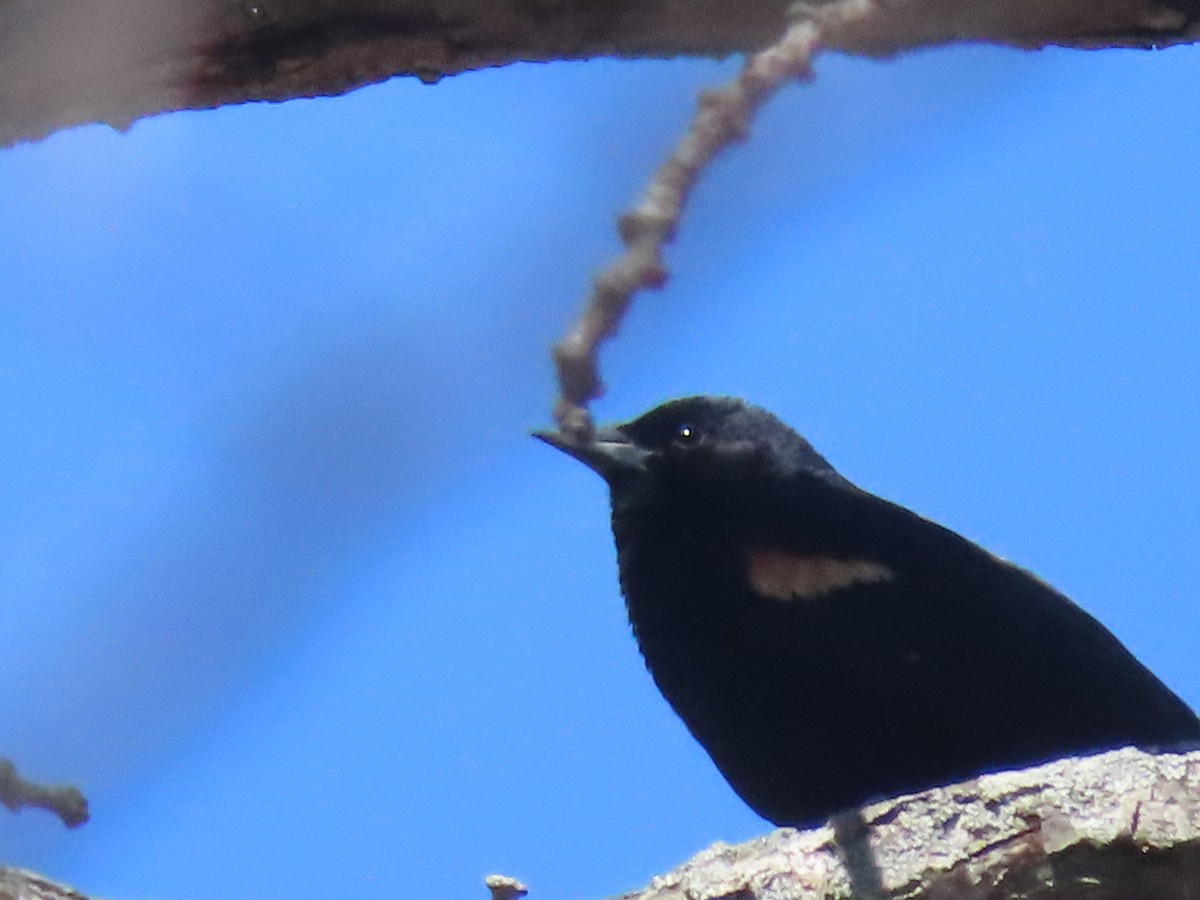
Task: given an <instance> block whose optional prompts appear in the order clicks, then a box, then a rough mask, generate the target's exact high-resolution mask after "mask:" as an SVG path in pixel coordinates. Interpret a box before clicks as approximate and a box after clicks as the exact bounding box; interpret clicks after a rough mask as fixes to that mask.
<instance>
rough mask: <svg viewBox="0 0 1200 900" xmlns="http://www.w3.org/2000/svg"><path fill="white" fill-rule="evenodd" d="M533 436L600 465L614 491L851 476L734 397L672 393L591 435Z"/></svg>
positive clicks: (766, 414)
mask: <svg viewBox="0 0 1200 900" xmlns="http://www.w3.org/2000/svg"><path fill="white" fill-rule="evenodd" d="M534 434H535V436H536V437H538V438H540V439H541V440H543V441H545V442H546V443H548V444H550V445H551V446H553V447H557V448H558V449H559V450H562V451H563V452H564V453H567V454H568V455H570V456H573V457H574V458H575V459H578V460H579V461H580V462H582V463H584V464H585V465H586V466H588V467H589V468H591V469H592V470H594V471H595V472H597V473H598V474H599V475H600V476H601V477H603V478H604V480H605V481H607V482H608V484H609V486H610V487H611V488H612V489H613V492H614V495H615V494H617V493H620V492H623V491H626V490H630V489H635V490H636V489H637V487H638V486H639V485H641V486H644V485H649V484H653V485H657V486H666V485H669V484H677V483H682V484H685V485H687V486H688V487H689V488H691V489H694V490H703V486H704V485H718V484H721V483H730V484H740V485H746V484H749V483H758V484H769V483H770V482H771V481H773V480H776V479H786V478H794V477H796V476H797V475H800V476H801V477H803V475H804V474H807V475H809V476H811V477H813V478H816V479H819V480H821V481H825V482H828V483H831V484H837V485H845V484H847V482H846V481H845V480H844V479H843V478H842V477H841V476H840V475H839V474H838V473H837V472H836V471H835V470H834V469H833V467H832V466H830V465H829V463H828V462H826V460H825V459H824V457H822V456H821V455H820V454H819V453H817V452H816V451H815V450H814V449H813V448H812V446H811V445H810V444H809V443H808V441H806V440H805V439H804V438H802V437H801V436H800V435H798V434H797V433H796V432H795V431H793V430H792V429H791V428H789V427H788V426H787V425H785V424H784V423H783V422H781V421H779V419H777V418H775V416H773V415H771V413H769V412H767V411H766V410H765V409H762V408H761V407H758V406H753V405H751V404H749V403H747V402H745V401H744V400H741V399H738V398H736V397H710V396H702V397H686V398H683V399H679V400H670V401H668V402H666V403H664V404H662V405H661V406H657V407H655V408H654V409H652V410H650V411H649V412H647V413H644V414H643V415H641V416H639V417H638V418H636V419H634V420H632V421H630V422H626V423H624V424H621V425H616V426H612V427H605V428H598V429H596V430H595V431H594V432H593V433H592V435H591V437H590V438H589V439H586V440H576V439H573V438H571V437H568V436H566V435H564V434H561V433H559V432H535V433H534Z"/></svg>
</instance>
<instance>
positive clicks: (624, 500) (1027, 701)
mask: <svg viewBox="0 0 1200 900" xmlns="http://www.w3.org/2000/svg"><path fill="white" fill-rule="evenodd" d="M537 436H538V437H540V438H541V439H542V440H544V441H546V442H547V443H549V444H551V445H552V446H554V447H557V448H558V449H560V450H562V451H564V452H565V453H568V454H569V455H571V456H573V457H575V458H576V459H578V460H580V461H581V462H583V463H584V464H586V465H587V466H589V467H590V468H592V469H594V470H595V471H596V472H598V473H599V474H600V475H601V476H603V477H604V479H605V480H606V481H607V482H608V484H609V487H610V489H611V494H612V525H613V533H614V536H615V538H616V545H617V554H618V562H619V567H620V576H621V588H622V590H623V592H624V594H625V600H626V605H627V607H628V611H629V620H630V622H631V623H632V625H633V631H634V634H635V635H636V637H637V641H638V644H639V646H640V647H641V651H642V655H643V656H644V657H645V660H646V666H647V668H648V669H649V670H650V673H651V675H653V677H654V680H655V682H656V683H657V684H658V687H659V689H660V690H661V691H662V693H663V696H665V697H666V699H667V701H668V702H669V703H670V704H671V706H672V707H673V708H674V709H675V711H676V712H677V713H678V714H679V716H680V717H681V718H682V719H683V721H684V723H685V724H686V725H687V727H688V729H689V730H690V731H691V733H692V734H693V735H694V736H695V738H696V739H697V740H698V741H699V742H700V743H701V744H702V745H703V746H704V749H705V750H707V751H708V753H709V755H710V756H711V757H712V759H713V761H714V762H715V763H716V764H717V767H718V768H719V769H720V770H721V773H722V774H723V775H724V776H725V778H726V780H728V782H729V784H730V785H731V786H732V787H733V789H734V790H735V791H736V792H737V793H738V794H739V795H740V796H741V798H742V799H743V800H745V801H746V803H747V804H749V805H750V807H751V808H753V809H754V810H755V811H756V812H757V813H758V814H759V815H761V816H763V817H764V818H766V819H769V820H770V821H772V822H774V823H775V824H777V825H796V826H806V825H811V824H814V823H817V822H819V821H822V820H824V819H826V818H828V817H829V816H831V815H832V814H833V813H836V812H839V811H842V810H847V809H852V808H855V807H858V806H861V805H862V804H864V803H866V802H868V801H872V800H877V799H883V798H887V797H892V796H896V795H899V794H903V793H910V792H915V791H920V790H924V789H926V788H930V787H934V786H937V785H944V784H951V783H954V782H957V781H962V780H965V779H967V778H970V777H973V776H976V775H979V774H982V773H985V772H993V771H1000V770H1003V769H1011V768H1018V767H1022V766H1027V765H1033V764H1036V763H1040V762H1045V761H1048V760H1051V759H1058V758H1061V757H1064V756H1070V755H1080V754H1087V753H1093V752H1097V751H1102V750H1106V749H1111V748H1117V747H1123V746H1127V745H1134V746H1137V747H1141V748H1143V749H1146V750H1151V751H1156V750H1178V749H1185V748H1190V747H1195V746H1200V720H1198V719H1197V717H1196V715H1195V714H1194V713H1193V712H1192V711H1191V710H1190V709H1189V708H1188V707H1187V706H1186V705H1185V704H1184V703H1183V701H1182V700H1180V699H1179V698H1178V697H1177V696H1175V694H1173V693H1172V692H1171V691H1170V689H1168V688H1167V687H1166V686H1165V685H1164V684H1163V683H1162V682H1161V681H1159V680H1158V679H1157V678H1156V677H1155V676H1154V675H1153V674H1152V673H1151V672H1150V671H1149V670H1148V669H1147V668H1146V667H1145V666H1143V665H1142V664H1141V663H1140V662H1138V661H1137V660H1136V659H1135V658H1134V657H1133V655H1132V654H1131V653H1130V652H1129V651H1128V650H1127V649H1126V648H1125V647H1124V646H1123V645H1122V644H1121V643H1120V641H1118V640H1117V639H1116V638H1115V637H1114V636H1113V635H1112V634H1111V633H1110V632H1109V631H1108V630H1107V629H1106V628H1105V627H1104V626H1103V625H1101V624H1100V623H1099V622H1097V621H1096V620H1095V619H1094V618H1092V617H1091V616H1090V615H1088V614H1087V613H1086V612H1084V611H1083V610H1082V609H1080V608H1079V607H1078V606H1076V605H1075V604H1074V603H1072V602H1071V601H1070V600H1069V599H1067V598H1066V597H1065V596H1063V595H1062V594H1060V593H1058V591H1056V590H1054V588H1052V587H1050V586H1049V585H1047V584H1046V583H1045V582H1043V581H1041V580H1039V579H1038V578H1036V577H1035V576H1033V575H1031V574H1030V573H1029V572H1026V571H1025V570H1024V569H1020V568H1018V567H1017V566H1014V565H1012V564H1010V563H1008V562H1005V561H1004V560H1002V559H999V558H998V557H996V556H993V555H992V554H990V553H988V552H987V551H986V550H984V549H982V548H981V547H979V546H977V545H976V544H973V543H971V542H970V541H968V540H967V539H966V538H963V537H961V536H960V535H958V534H955V533H954V532H952V531H949V530H948V529H946V528H943V527H942V526H940V525H937V524H935V523H934V522H930V521H929V520H927V519H923V518H921V517H920V516H918V515H916V514H915V513H913V512H910V511H909V510H907V509H905V508H904V507H901V506H897V505H896V504H894V503H889V502H888V501H886V500H883V499H881V498H879V497H876V496H874V495H873V494H869V493H867V492H866V491H864V490H862V489H860V488H858V487H856V486H855V485H853V484H851V483H850V482H849V481H847V480H846V479H845V478H843V477H842V476H841V475H839V474H838V473H837V472H836V471H835V470H834V469H833V467H832V466H830V464H829V463H828V462H826V461H825V459H824V458H823V457H822V456H820V455H819V454H818V453H817V452H816V451H815V450H814V449H813V448H812V447H811V446H810V445H809V443H808V442H807V441H805V440H804V438H802V437H800V435H798V434H796V433H795V432H794V431H792V430H791V429H790V428H789V427H788V426H786V425H785V424H783V423H782V422H780V421H779V420H778V419H777V418H775V417H774V416H773V415H771V414H770V413H768V412H767V411H765V410H763V409H760V408H758V407H755V406H751V405H749V404H747V403H745V402H743V401H741V400H738V399H734V398H728V397H693V398H689V399H683V400H674V401H671V402H669V403H665V404H663V405H662V406H659V407H658V408H656V409H654V410H651V411H650V412H648V413H646V414H645V415H643V416H641V417H640V418H638V419H635V420H633V421H632V422H628V423H626V424H624V425H620V426H617V427H615V428H608V429H600V430H597V431H596V432H595V433H594V435H593V436H592V437H591V438H590V439H589V440H586V441H575V440H572V439H571V438H569V437H567V436H565V435H562V434H555V433H538V434H537Z"/></svg>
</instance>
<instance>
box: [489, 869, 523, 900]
mask: <svg viewBox="0 0 1200 900" xmlns="http://www.w3.org/2000/svg"><path fill="white" fill-rule="evenodd" d="M483 883H484V884H485V885H487V889H488V890H489V891H491V893H492V900H521V898H522V897H524V896H525V895H526V894H528V893H529V889H528V888H527V887H525V885H523V884H521V882H519V881H517V879H515V878H511V877H509V876H508V875H489V876H488V877H487V878H485V879H483Z"/></svg>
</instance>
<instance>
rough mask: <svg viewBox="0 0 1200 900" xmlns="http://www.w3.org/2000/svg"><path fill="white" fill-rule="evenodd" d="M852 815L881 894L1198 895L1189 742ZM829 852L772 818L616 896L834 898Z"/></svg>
mask: <svg viewBox="0 0 1200 900" xmlns="http://www.w3.org/2000/svg"><path fill="white" fill-rule="evenodd" d="M863 818H864V820H865V822H866V824H867V828H868V834H867V835H866V839H867V842H868V845H869V853H870V854H871V855H872V856H873V857H874V860H873V863H874V866H875V869H876V872H877V874H878V884H879V889H880V890H881V891H882V896H883V897H886V898H890V900H895V898H908V900H935V898H936V900H941V898H953V900H981V898H988V900H1007V898H1012V900H1015V898H1022V900H1196V898H1197V897H1200V752H1193V753H1190V754H1188V755H1186V756H1183V755H1162V756H1155V755H1151V754H1146V753H1143V752H1141V751H1138V750H1134V749H1125V750H1117V751H1113V752H1110V753H1105V754H1102V755H1099V756H1093V757H1087V758H1082V759H1066V760H1060V761H1058V762H1054V763H1050V764H1047V765H1044V766H1039V767H1037V768H1033V769H1027V770H1024V771H1018V772H1004V773H999V774H996V775H987V776H984V777H982V778H979V779H976V780H973V781H969V782H965V783H963V784H959V785H953V786H951V787H946V788H937V789H934V790H931V791H926V792H925V793H922V794H918V795H914V796H912V797H904V798H900V799H897V800H889V801H885V802H882V803H877V804H874V805H872V806H869V807H867V808H866V809H864V810H863ZM843 856H844V851H843V850H842V849H840V848H839V843H838V839H837V836H836V835H835V830H834V828H833V827H831V826H826V827H822V828H816V829H813V830H811V831H793V830H791V829H781V830H779V831H775V832H773V833H771V834H769V835H767V836H765V837H763V838H760V839H758V840H754V841H750V842H749V843H746V844H741V845H738V846H727V845H724V844H717V845H715V846H713V847H710V848H709V849H708V850H706V851H704V852H703V853H701V854H699V855H698V856H696V857H695V858H693V859H692V860H690V861H689V862H687V863H685V864H683V865H682V866H680V867H679V868H678V869H675V870H674V871H672V872H669V873H667V874H666V875H662V876H659V877H658V878H656V879H655V880H654V882H653V884H652V885H651V886H649V887H647V888H646V889H644V890H642V891H638V892H636V893H631V894H627V895H625V897H624V898H622V900H685V898H686V900H718V898H730V897H737V898H739V900H767V898H769V900H827V898H828V900H833V898H848V897H850V896H851V877H850V875H849V874H848V873H847V869H846V866H845V865H844V864H843ZM531 896H532V897H534V898H536V897H537V885H534V886H533V892H532V894H531Z"/></svg>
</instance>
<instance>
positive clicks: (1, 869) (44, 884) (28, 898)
mask: <svg viewBox="0 0 1200 900" xmlns="http://www.w3.org/2000/svg"><path fill="white" fill-rule="evenodd" d="M0 900H91V898H89V897H88V896H87V895H86V894H81V893H79V891H77V890H75V889H74V888H70V887H67V886H66V885H65V884H59V883H58V882H57V881H51V880H50V879H49V878H43V877H42V876H41V875H38V874H37V873H36V872H28V871H26V870H25V869H10V868H7V867H5V866H0Z"/></svg>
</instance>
